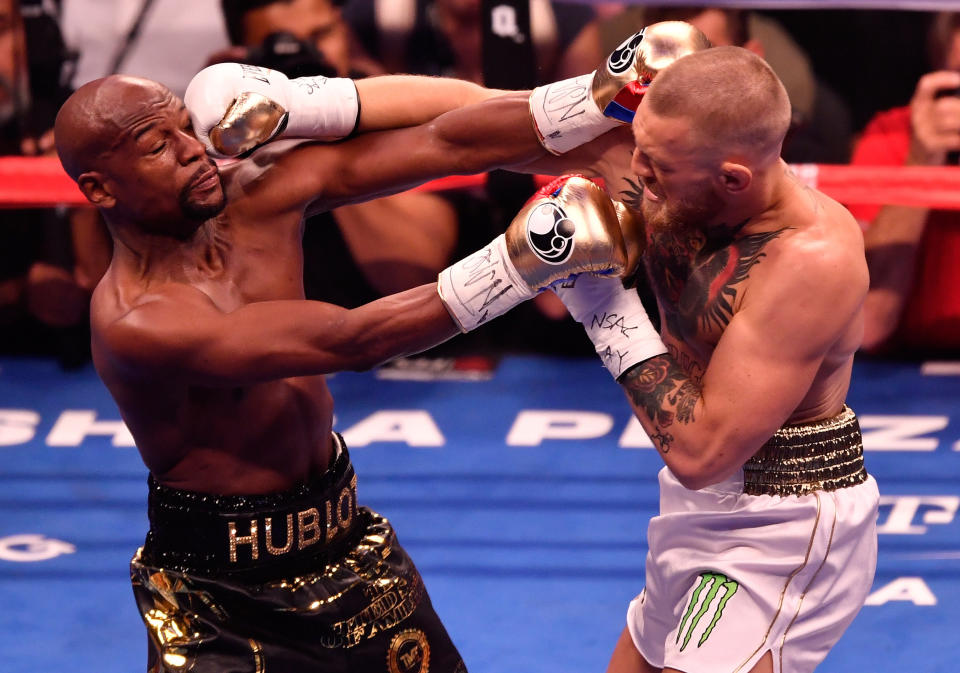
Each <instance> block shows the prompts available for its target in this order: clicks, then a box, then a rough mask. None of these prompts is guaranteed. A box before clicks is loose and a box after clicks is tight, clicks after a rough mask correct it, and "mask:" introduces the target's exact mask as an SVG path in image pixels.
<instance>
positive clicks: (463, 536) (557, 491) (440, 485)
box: [0, 357, 960, 673]
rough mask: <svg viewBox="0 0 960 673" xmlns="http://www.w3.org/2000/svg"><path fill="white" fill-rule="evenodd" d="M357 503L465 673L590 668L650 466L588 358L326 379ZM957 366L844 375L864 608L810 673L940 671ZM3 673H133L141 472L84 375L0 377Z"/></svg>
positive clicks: (604, 637)
mask: <svg viewBox="0 0 960 673" xmlns="http://www.w3.org/2000/svg"><path fill="white" fill-rule="evenodd" d="M330 388H331V391H332V392H333V395H334V397H335V399H336V400H337V419H336V426H337V428H339V429H340V430H341V431H343V432H344V434H345V436H346V439H347V442H348V444H349V445H350V446H351V447H352V455H353V458H354V463H355V465H356V469H357V474H358V475H359V484H358V494H359V499H360V501H361V502H364V503H367V504H368V505H370V506H372V507H374V508H375V509H378V510H379V511H381V512H382V513H384V514H385V515H387V516H389V517H390V518H391V520H392V521H393V522H394V524H395V526H396V528H397V531H398V534H399V536H400V539H401V541H402V542H403V543H404V544H405V546H406V547H407V549H408V551H409V552H410V554H411V556H412V557H413V559H414V560H415V562H416V563H417V564H418V566H419V568H420V570H421V572H422V574H423V576H424V578H425V581H426V584H427V588H428V589H429V591H430V593H431V596H432V598H433V601H434V604H435V605H436V607H437V610H438V612H439V614H440V616H441V617H442V618H443V619H444V621H445V622H446V625H447V628H448V630H449V631H450V633H451V635H452V637H453V639H454V641H455V642H456V643H457V645H458V647H459V648H460V649H461V652H462V654H463V656H464V659H465V661H466V662H467V665H468V666H469V667H470V670H471V671H473V672H474V673H501V672H503V671H525V672H530V673H538V672H543V673H546V672H548V671H550V672H554V671H598V670H603V668H604V667H605V666H606V661H607V658H608V657H609V654H610V651H611V650H612V647H613V643H614V642H615V639H616V636H617V634H618V633H619V631H620V629H621V628H622V625H623V620H624V610H625V608H626V604H627V602H628V601H629V600H630V599H631V598H632V597H633V596H634V595H635V594H636V593H638V592H639V590H640V588H641V587H642V585H643V567H644V556H645V554H646V543H645V537H646V536H645V531H646V522H647V520H648V519H649V518H650V517H651V516H653V515H654V514H655V512H656V507H657V481H656V472H657V470H658V469H659V468H660V466H661V464H662V463H661V461H660V459H659V457H658V455H657V453H656V451H654V450H653V449H652V448H651V446H650V443H649V441H648V440H647V438H646V436H645V435H644V434H643V432H642V430H640V428H639V426H638V425H636V424H635V422H633V421H631V414H630V412H629V409H628V406H627V404H626V402H625V400H624V399H623V397H622V394H621V392H620V390H619V387H618V386H616V385H614V384H613V383H612V382H611V381H610V378H609V374H607V372H606V371H605V370H604V369H603V368H602V367H601V366H600V364H599V363H598V362H594V361H593V360H577V359H572V360H571V359H555V358H546V357H508V358H506V359H505V360H504V361H502V362H501V364H500V366H499V368H498V369H497V370H496V371H495V373H494V374H493V376H492V378H490V379H489V380H485V381H470V382H466V381H398V380H388V379H386V378H381V377H380V375H379V374H378V373H377V372H369V373H363V374H337V375H336V376H334V377H332V378H331V379H330ZM957 399H960V363H957V362H953V363H896V362H879V361H869V360H865V359H861V360H860V361H859V362H858V363H857V365H856V367H855V371H854V375H853V386H852V389H851V392H850V397H849V401H850V404H851V406H852V407H853V408H854V409H856V410H857V411H858V412H859V413H860V414H862V417H861V422H862V424H863V427H864V441H865V445H866V462H867V468H868V470H870V472H871V473H873V475H874V476H875V477H876V479H877V481H878V483H879V485H880V491H881V494H882V498H883V500H882V506H881V515H880V520H879V523H880V554H879V565H878V568H877V575H876V579H875V581H874V586H873V590H872V594H871V596H870V600H869V603H868V605H867V606H866V607H864V608H863V610H862V611H861V613H860V615H859V617H858V618H857V619H856V620H855V621H854V623H853V625H852V626H851V628H850V629H849V630H848V632H847V634H846V635H845V636H844V638H843V639H842V640H841V641H840V643H839V645H838V646H837V647H836V649H835V650H834V651H833V652H832V653H831V654H830V655H829V657H828V658H827V660H826V662H825V663H824V664H823V665H822V667H821V668H820V669H819V670H821V671H824V672H826V673H852V672H853V671H864V670H869V671H871V672H872V673H895V672H899V671H902V670H913V671H918V672H922V673H952V672H953V671H956V670H957V669H956V663H955V652H954V650H953V648H952V647H950V645H952V644H955V643H956V642H957V635H956V625H957V624H960V542H958V541H960V536H958V529H960V519H958V517H957V510H958V505H960V469H958V465H960V412H958V409H957V404H956V400H957ZM0 447H2V448H0V451H2V453H3V469H2V470H0V605H2V606H3V610H2V611H0V652H2V653H3V664H2V666H0V668H2V670H4V671H9V672H10V673H49V672H50V671H56V670H86V671H94V670H95V671H98V673H113V672H116V673H120V672H127V671H133V670H143V662H144V655H145V645H146V637H145V633H144V629H143V626H142V624H141V623H140V618H139V615H138V613H137V611H136V609H135V607H134V602H133V597H132V595H131V591H130V583H129V578H128V574H127V564H128V561H129V558H130V556H131V554H132V553H133V550H134V549H135V548H136V547H137V546H138V545H140V544H142V542H143V536H144V533H145V531H146V529H147V519H146V505H145V503H146V494H147V488H146V470H145V469H144V468H143V466H142V464H141V462H140V459H139V457H138V456H137V453H136V449H134V448H132V440H131V439H130V437H129V434H128V433H127V432H126V431H125V428H124V427H123V425H122V423H121V422H120V421H119V415H118V414H117V411H116V408H115V406H114V405H113V402H112V401H111V399H110V398H109V396H108V394H107V392H106V391H105V389H104V388H103V386H102V385H101V384H100V382H99V380H98V379H97V377H96V374H95V373H94V372H93V370H92V368H90V367H87V368H85V369H83V370H81V371H78V372H72V373H64V372H62V371H60V370H59V369H58V368H57V366H56V365H55V363H53V362H52V361H47V360H43V359H0Z"/></svg>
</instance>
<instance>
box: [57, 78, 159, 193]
mask: <svg viewBox="0 0 960 673" xmlns="http://www.w3.org/2000/svg"><path fill="white" fill-rule="evenodd" d="M174 99H175V96H174V95H173V93H171V92H170V90H169V89H167V88H166V87H165V86H163V85H162V84H158V83H157V82H153V81H151V80H147V79H140V78H137V77H127V76H123V75H110V76H109V77H104V78H102V79H97V80H94V81H92V82H88V83H87V84H84V85H83V86H81V87H80V88H79V89H77V90H76V91H75V92H74V93H73V94H72V95H71V96H70V97H69V98H68V99H67V100H66V102H65V103H64V104H63V106H62V107H61V108H60V111H59V112H58V113H57V121H56V124H55V126H54V137H55V138H56V143H57V154H58V155H59V156H60V163H62V164H63V168H64V170H65V171H66V172H67V174H68V175H70V177H72V178H73V179H74V180H76V179H77V178H78V177H79V176H80V175H81V174H82V173H84V172H86V171H89V170H92V169H93V168H95V166H96V163H97V159H98V158H99V157H101V156H102V155H103V154H104V153H105V152H107V151H109V150H110V149H111V148H113V147H115V146H116V145H117V144H118V143H119V142H120V141H121V140H122V138H123V135H124V134H125V133H127V132H129V130H130V129H131V128H132V127H133V126H134V125H135V124H136V122H137V119H138V117H139V116H140V115H142V114H143V112H144V111H145V110H148V109H151V108H153V107H155V106H157V105H165V104H169V103H170V102H172V101H173V100H174Z"/></svg>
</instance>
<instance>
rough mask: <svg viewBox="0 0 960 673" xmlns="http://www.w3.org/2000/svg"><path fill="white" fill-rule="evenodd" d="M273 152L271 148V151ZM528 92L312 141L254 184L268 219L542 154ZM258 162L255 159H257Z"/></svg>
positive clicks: (254, 205)
mask: <svg viewBox="0 0 960 673" xmlns="http://www.w3.org/2000/svg"><path fill="white" fill-rule="evenodd" d="M265 151H269V147H267V148H265ZM544 153H545V150H544V149H543V147H542V146H541V145H540V142H539V141H538V139H537V136H536V133H535V132H534V130H533V127H532V125H531V122H530V115H529V112H528V107H527V97H526V95H525V94H524V93H522V92H517V93H509V94H506V95H503V96H498V97H495V98H490V99H488V100H485V101H483V102H481V103H477V104H475V105H469V106H467V107H464V108H459V109H456V110H452V111H450V112H447V113H446V114H443V115H441V116H440V117H438V118H437V119H435V120H434V121H432V122H430V123H428V124H422V125H420V126H414V127H410V128H404V129H395V130H392V131H381V132H376V133H367V134H363V135H360V136H357V137H354V138H351V139H349V140H346V141H344V142H340V143H337V144H320V143H311V144H306V145H300V146H298V147H297V148H295V149H293V150H291V151H289V152H286V153H284V154H281V155H279V156H277V158H276V159H275V160H274V163H273V165H272V166H271V167H270V168H269V169H268V170H267V171H266V172H265V173H264V174H263V175H262V176H261V177H259V178H258V179H257V181H256V185H251V186H250V189H248V190H247V194H248V195H249V196H250V197H252V198H250V199H249V200H248V207H249V208H251V209H253V210H257V211H260V212H264V213H275V212H283V211H288V210H304V209H305V208H306V207H307V206H308V205H310V206H311V210H323V209H329V208H334V207H336V206H340V205H344V204H347V203H356V202H359V201H366V200H369V199H373V198H376V197H379V196H385V195H387V194H393V193H396V192H400V191H403V190H405V189H409V188H410V187H414V186H416V185H419V184H422V183H423V182H426V181H428V180H432V179H434V178H439V177H443V176H446V175H469V174H473V173H479V172H482V171H486V170H490V169H492V168H498V167H501V166H509V165H513V164H521V163H526V162H529V161H532V160H533V159H535V158H537V157H539V156H542V155H543V154H544ZM254 159H256V155H254Z"/></svg>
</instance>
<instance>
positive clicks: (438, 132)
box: [430, 92, 547, 175]
mask: <svg viewBox="0 0 960 673" xmlns="http://www.w3.org/2000/svg"><path fill="white" fill-rule="evenodd" d="M430 128H431V133H432V135H433V137H434V138H436V140H437V141H438V142H439V143H441V144H442V146H443V147H444V148H446V149H445V152H448V153H449V154H450V158H451V159H452V160H453V161H454V163H455V164H456V166H455V167H454V166H451V167H449V168H448V170H447V172H450V173H459V174H464V175H466V174H470V173H479V172H482V171H486V170H490V169H492V168H503V167H508V166H514V165H521V164H527V163H529V162H531V161H534V160H536V159H538V158H540V157H543V156H546V154H547V152H546V150H544V148H543V146H542V145H541V144H540V141H539V140H538V138H537V134H536V131H535V130H534V128H533V123H532V121H531V119H530V112H529V104H528V96H527V92H508V93H505V94H503V95H500V96H496V97H493V98H488V99H486V100H484V101H481V102H479V103H475V104H473V105H468V106H466V107H463V108H458V109H455V110H451V111H450V112H447V113H445V114H443V115H441V116H440V117H438V118H437V119H436V120H434V121H433V122H432V123H431V125H430Z"/></svg>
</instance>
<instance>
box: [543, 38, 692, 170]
mask: <svg viewBox="0 0 960 673" xmlns="http://www.w3.org/2000/svg"><path fill="white" fill-rule="evenodd" d="M709 46H710V42H709V40H707V38H706V37H705V36H704V34H703V33H701V32H700V31H699V30H698V29H697V28H694V27H693V26H691V25H690V24H689V23H686V22H684V21H662V22H660V23H654V24H651V25H649V26H647V27H646V28H644V29H642V30H641V31H640V32H639V33H635V34H633V35H631V36H630V37H628V38H627V39H626V40H624V41H623V42H622V43H621V44H620V46H618V47H617V48H616V49H614V51H613V53H612V54H610V56H609V58H607V60H606V62H605V63H604V64H603V65H602V66H600V67H599V68H597V69H596V70H595V71H593V72H592V73H590V74H588V75H581V76H579V77H574V78H571V79H565V80H562V81H560V82H554V83H552V84H547V85H545V86H541V87H537V88H536V89H534V90H533V92H532V93H531V94H530V116H531V117H532V118H533V126H534V129H535V130H536V132H537V136H538V137H539V138H540V143H541V144H542V145H543V146H544V147H545V148H546V149H547V150H548V151H550V152H552V153H553V154H563V153H564V152H567V151H569V150H571V149H573V148H574V147H578V146H580V145H583V144H584V143H587V142H589V141H591V140H593V139H594V138H596V137H597V136H599V135H601V134H602V133H605V132H606V131H609V130H610V129H612V128H614V127H615V126H617V125H618V124H619V123H624V124H629V123H630V122H632V121H633V115H634V113H635V112H636V111H637V106H638V105H639V104H640V100H641V99H642V98H643V94H644V93H645V92H646V90H647V87H649V86H650V82H651V81H652V80H653V78H654V76H656V74H657V73H658V72H660V71H661V70H663V69H664V68H666V67H667V66H668V65H670V64H671V63H673V62H674V61H676V60H677V59H678V58H680V57H681V56H685V55H687V54H690V53H692V52H695V51H700V50H701V49H706V48H707V47H709Z"/></svg>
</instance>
